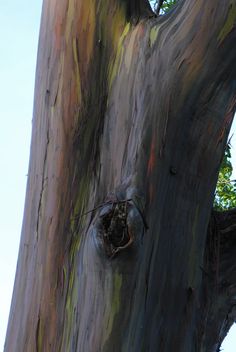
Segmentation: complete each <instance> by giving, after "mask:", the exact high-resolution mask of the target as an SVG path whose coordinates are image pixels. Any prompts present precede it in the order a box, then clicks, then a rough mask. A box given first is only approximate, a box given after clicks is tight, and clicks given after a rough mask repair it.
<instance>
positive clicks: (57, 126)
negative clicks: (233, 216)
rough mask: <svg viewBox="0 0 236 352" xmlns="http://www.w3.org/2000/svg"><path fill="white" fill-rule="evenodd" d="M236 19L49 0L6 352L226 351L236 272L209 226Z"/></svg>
mask: <svg viewBox="0 0 236 352" xmlns="http://www.w3.org/2000/svg"><path fill="white" fill-rule="evenodd" d="M235 8H236V3H235V0H225V1H224V3H222V2H221V1H220V0H217V1H216V0H214V1H213V0H208V1H204V0H199V1H197V2H196V1H193V0H186V1H180V2H179V4H178V5H177V6H176V8H175V9H174V10H173V11H172V12H171V13H170V14H168V15H166V16H163V17H158V18H155V17H153V16H152V13H151V10H150V7H149V4H148V2H147V1H143V2H142V1H138V2H134V1H125V0H120V1H118V0H112V1H111V0H109V1H108V0H100V1H94V0H89V1H86V2H85V1H82V0H62V1H60V2H56V1H54V0H45V1H44V5H43V15H42V24H41V31H40V41H39V54H38V64H37V73H36V89H35V104H34V119H33V132H32V145H31V157H30V166H29V177H28V185H27V194H26V205H25V214H24V221H23V228H22V237H21V244H20V251H19V259H18V265H17V273H16V280H15V287H14V294H13V299H12V306H11V313H10V318H9V324H8V332H7V338H6V346H5V351H6V352H8V351H9V352H14V351H17V352H21V351H22V352H23V351H24V352H27V351H29V352H32V351H88V352H97V351H103V352H106V351H107V352H110V351H114V352H116V351H117V352H120V351H122V352H126V351H128V352H137V351H145V352H148V351H150V352H152V351H156V350H161V351H163V352H170V351H171V352H172V351H181V352H185V351H186V352H190V351H191V352H195V351H207V352H208V351H216V349H217V348H218V346H219V343H220V342H221V341H222V339H223V337H224V335H225V333H226V329H227V328H228V326H229V325H230V324H229V322H231V321H232V319H231V318H227V314H228V313H229V309H228V308H229V307H231V308H232V307H233V303H232V301H230V300H228V298H226V295H225V291H224V290H222V289H221V286H219V284H220V285H222V282H223V281H222V280H223V276H224V272H223V270H226V269H227V273H226V274H227V278H228V276H230V278H231V277H232V280H234V276H233V275H234V274H233V273H234V267H233V266H232V268H231V269H230V268H226V262H227V263H230V260H228V256H230V255H231V254H230V250H231V249H230V250H229V248H228V247H226V248H224V246H223V243H224V241H222V242H220V240H215V237H214V241H212V240H211V239H212V237H211V235H208V237H207V231H208V230H207V229H208V223H209V219H210V216H211V208H212V202H213V195H214V188H215V185H216V180H217V172H218V169H219V166H220V161H221V158H222V155H223V152H224V147H225V143H226V140H227V135H228V132H229V129H230V125H231V122H232V118H233V113H234V111H235V94H236V93H235V79H236V66H235V64H234V63H235V60H236V52H235V50H234V49H233V48H234V42H235V39H236V38H235V37H236V25H235V19H236V12H235ZM149 11H150V12H149ZM149 13H150V16H149ZM149 17H150V18H149ZM107 202H108V203H107ZM101 204H103V206H102V207H101V208H100V205H101ZM91 210H93V211H91ZM85 214H86V215H85ZM219 217H220V219H221V215H219ZM216 218H217V219H218V215H216ZM222 219H223V218H222ZM220 226H223V225H220ZM227 228H228V227H227ZM117 229H119V231H117ZM223 229H225V227H224V226H223V227H222V228H221V227H220V230H219V231H223ZM212 233H214V231H213V232H212ZM216 238H218V237H216ZM219 238H220V237H219ZM222 238H223V237H222ZM217 241H218V242H217ZM211 243H213V244H214V246H213V248H214V251H213V252H212V251H211V248H212V247H211V245H210V244H211ZM219 243H221V245H220V249H219ZM208 244H209V245H208ZM215 249H217V251H215ZM212 253H213V254H212ZM223 253H224V254H223ZM232 253H233V250H232ZM216 258H217V260H218V261H217V260H216ZM215 264H216V265H217V266H216V267H215V266H214V265H215ZM231 275H232V276H231ZM216 278H217V280H216ZM227 278H226V281H227ZM232 280H231V279H230V280H229V282H230V287H231V285H233V282H235V281H232ZM227 287H228V286H227ZM215 289H216V291H215V293H214V294H213V293H212V292H214V290H215ZM226 291H227V290H226ZM222 292H223V293H222ZM227 292H228V291H227ZM227 297H228V296H227ZM222 301H224V303H223V305H222ZM214 302H216V303H217V304H216V305H214V304H213V303H214ZM223 306H224V307H226V306H227V307H226V308H227V309H226V308H222V309H221V308H220V307H223ZM218 308H220V309H218ZM231 308H230V309H231ZM230 316H231V315H230ZM232 316H233V315H232ZM224 319H225V320H224ZM222 321H224V324H223V327H222ZM217 322H219V324H218V323H217Z"/></svg>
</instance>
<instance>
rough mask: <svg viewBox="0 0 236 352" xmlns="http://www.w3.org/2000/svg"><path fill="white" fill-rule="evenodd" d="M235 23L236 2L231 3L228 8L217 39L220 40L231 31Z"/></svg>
mask: <svg viewBox="0 0 236 352" xmlns="http://www.w3.org/2000/svg"><path fill="white" fill-rule="evenodd" d="M235 24H236V4H235V3H232V4H231V7H230V9H229V13H228V16H227V19H226V22H225V24H224V26H223V28H222V29H221V31H220V34H219V35H218V39H219V40H220V42H222V41H223V40H224V39H225V37H226V36H227V35H228V34H229V33H230V32H231V31H232V29H233V28H234V26H235Z"/></svg>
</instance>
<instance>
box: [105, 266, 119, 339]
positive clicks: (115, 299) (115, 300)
mask: <svg viewBox="0 0 236 352" xmlns="http://www.w3.org/2000/svg"><path fill="white" fill-rule="evenodd" d="M121 286H122V275H121V274H119V273H118V272H115V274H114V282H113V296H112V301H111V308H109V317H108V322H107V331H106V338H105V341H104V342H106V341H107V340H108V339H109V336H110V334H111V332H112V327H113V323H114V319H115V316H116V314H117V313H118V312H119V309H120V290H121Z"/></svg>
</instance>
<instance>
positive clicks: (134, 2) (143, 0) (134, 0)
mask: <svg viewBox="0 0 236 352" xmlns="http://www.w3.org/2000/svg"><path fill="white" fill-rule="evenodd" d="M125 2H126V3H127V17H128V18H132V17H134V18H137V17H138V18H140V17H150V16H153V15H154V13H153V11H152V8H151V5H150V3H149V1H148V0H125Z"/></svg>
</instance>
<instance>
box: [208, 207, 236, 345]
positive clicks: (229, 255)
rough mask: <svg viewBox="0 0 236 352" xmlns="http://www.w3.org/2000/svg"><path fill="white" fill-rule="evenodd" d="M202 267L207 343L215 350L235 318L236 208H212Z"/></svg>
mask: <svg viewBox="0 0 236 352" xmlns="http://www.w3.org/2000/svg"><path fill="white" fill-rule="evenodd" d="M206 252H207V254H206V258H205V270H206V272H207V274H208V277H207V280H206V282H207V283H206V287H205V290H207V291H208V292H209V293H211V299H209V301H208V303H207V308H206V309H207V310H208V318H207V322H206V324H207V331H208V333H207V336H206V340H207V346H208V348H209V350H211V348H214V350H216V351H218V350H219V348H220V346H221V343H222V341H223V339H224V338H225V336H226V334H227V332H228V330H229V329H230V327H231V325H232V324H233V323H234V321H235V319H236V296H235V295H236V259H235V258H236V208H234V209H231V210H228V211H224V212H218V211H213V213H212V217H211V221H210V226H209V229H208V241H207V251H206Z"/></svg>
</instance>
